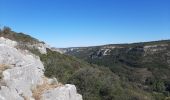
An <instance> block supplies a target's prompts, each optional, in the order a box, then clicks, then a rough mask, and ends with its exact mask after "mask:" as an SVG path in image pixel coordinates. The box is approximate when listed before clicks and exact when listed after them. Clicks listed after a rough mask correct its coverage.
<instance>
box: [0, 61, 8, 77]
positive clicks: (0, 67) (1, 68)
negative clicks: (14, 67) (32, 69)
mask: <svg viewBox="0 0 170 100" xmlns="http://www.w3.org/2000/svg"><path fill="white" fill-rule="evenodd" d="M8 68H9V66H8V65H5V64H0V79H2V77H3V75H2V72H3V71H4V70H6V69H8Z"/></svg>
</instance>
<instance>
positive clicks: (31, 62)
mask: <svg viewBox="0 0 170 100" xmlns="http://www.w3.org/2000/svg"><path fill="white" fill-rule="evenodd" d="M16 45H17V42H15V41H11V40H9V39H5V38H0V65H3V66H4V65H5V66H8V67H7V69H5V70H3V71H2V73H1V74H2V76H3V77H2V78H1V81H0V83H1V84H0V85H1V86H0V87H1V89H0V100H38V99H36V98H35V97H34V92H33V91H34V90H36V89H37V88H39V90H41V93H40V94H39V100H82V97H81V95H79V94H77V91H76V88H75V86H74V85H61V84H59V83H58V82H55V84H54V82H53V81H56V80H55V79H47V78H46V80H45V79H44V77H45V76H44V72H43V71H44V66H43V64H42V62H41V61H40V59H39V57H38V56H35V55H33V54H31V53H30V52H28V51H27V50H26V51H25V50H20V49H16V48H15V46H16ZM44 53H45V52H44ZM3 66H2V67H3ZM1 69H3V68H1ZM47 80H48V83H46V82H47ZM44 84H45V85H47V88H45V89H41V88H43V86H44ZM39 86H41V87H39ZM42 90H43V91H42Z"/></svg>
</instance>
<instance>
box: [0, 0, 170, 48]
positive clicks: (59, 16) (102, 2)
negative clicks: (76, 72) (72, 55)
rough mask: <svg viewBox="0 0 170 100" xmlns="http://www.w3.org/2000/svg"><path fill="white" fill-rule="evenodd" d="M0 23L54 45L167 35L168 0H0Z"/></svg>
mask: <svg viewBox="0 0 170 100" xmlns="http://www.w3.org/2000/svg"><path fill="white" fill-rule="evenodd" d="M0 3H1V5H0V27H2V26H9V27H11V28H12V29H13V30H14V31H16V32H23V33H26V34H29V35H31V36H33V37H36V38H38V39H40V40H43V41H45V42H47V43H48V44H50V45H52V46H55V47H79V46H94V45H103V44H116V43H132V42H144V41H155V40H164V39H170V6H169V5H170V0H0Z"/></svg>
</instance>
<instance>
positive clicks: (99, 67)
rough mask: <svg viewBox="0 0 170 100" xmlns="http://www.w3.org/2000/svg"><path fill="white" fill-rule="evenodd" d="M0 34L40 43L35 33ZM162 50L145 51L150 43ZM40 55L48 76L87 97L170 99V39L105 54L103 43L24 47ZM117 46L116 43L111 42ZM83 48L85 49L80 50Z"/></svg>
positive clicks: (87, 99)
mask: <svg viewBox="0 0 170 100" xmlns="http://www.w3.org/2000/svg"><path fill="white" fill-rule="evenodd" d="M0 36H1V37H6V38H9V39H12V40H15V41H17V42H19V43H25V44H27V43H31V44H34V43H38V42H39V41H38V40H37V39H35V38H32V37H31V36H28V35H25V34H21V33H16V32H13V31H11V29H10V28H8V27H4V28H3V29H2V30H0ZM162 44H168V45H167V46H165V47H164V46H160V47H159V46H158V47H156V48H155V47H153V48H152V49H159V50H158V51H156V52H154V53H153V51H152V49H148V50H147V52H146V51H145V50H144V46H147V45H162ZM23 46H24V45H21V46H20V48H22V49H27V50H29V51H31V52H32V53H34V54H36V55H37V56H40V59H41V61H42V62H43V63H44V66H45V75H46V76H47V77H56V78H57V79H58V80H59V81H60V82H62V83H71V84H75V85H76V87H77V89H78V92H79V93H80V94H82V95H83V100H170V98H169V96H170V74H169V73H170V66H169V62H170V41H168V40H167V41H159V42H148V43H135V44H123V45H117V46H121V47H122V46H123V48H114V49H111V51H110V52H109V55H104V51H102V50H101V48H103V46H97V47H88V48H77V49H75V50H72V51H69V50H68V52H67V54H69V55H73V56H76V57H77V58H76V57H73V56H69V55H66V54H60V53H58V52H56V51H52V50H50V49H47V54H41V53H40V52H39V51H38V50H37V49H36V48H29V47H25V46H24V47H23ZM109 46H113V45H109ZM80 49H81V50H80Z"/></svg>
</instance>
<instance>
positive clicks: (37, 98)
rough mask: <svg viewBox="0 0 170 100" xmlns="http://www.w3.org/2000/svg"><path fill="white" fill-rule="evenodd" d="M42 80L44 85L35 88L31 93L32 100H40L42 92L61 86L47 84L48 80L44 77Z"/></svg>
mask: <svg viewBox="0 0 170 100" xmlns="http://www.w3.org/2000/svg"><path fill="white" fill-rule="evenodd" d="M43 79H44V83H43V84H42V85H39V86H37V88H36V89H34V90H33V91H32V92H33V98H34V99H35V100H41V95H42V94H43V92H44V91H46V90H49V89H52V88H56V87H60V86H62V84H61V83H59V84H49V83H48V78H46V77H44V78H43Z"/></svg>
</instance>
